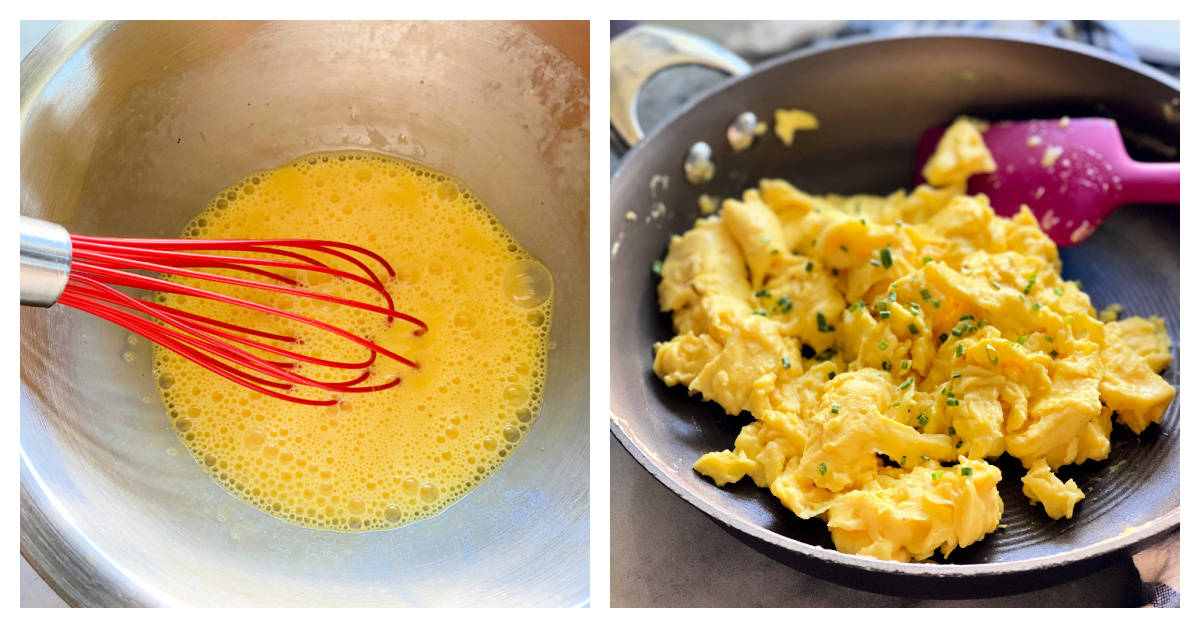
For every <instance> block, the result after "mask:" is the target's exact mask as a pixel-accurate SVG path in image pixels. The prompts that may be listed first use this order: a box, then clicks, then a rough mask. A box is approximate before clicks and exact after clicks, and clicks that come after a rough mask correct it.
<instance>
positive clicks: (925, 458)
mask: <svg viewBox="0 0 1200 628" xmlns="http://www.w3.org/2000/svg"><path fill="white" fill-rule="evenodd" d="M921 460H924V461H925V462H929V461H930V460H933V458H930V457H929V456H921Z"/></svg>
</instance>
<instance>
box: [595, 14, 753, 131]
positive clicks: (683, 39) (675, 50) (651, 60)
mask: <svg viewBox="0 0 1200 628" xmlns="http://www.w3.org/2000/svg"><path fill="white" fill-rule="evenodd" d="M609 61H610V70H609V72H610V74H609V78H610V82H611V90H610V96H609V99H610V108H611V111H610V113H609V115H610V116H611V121H612V126H613V129H614V130H616V132H617V135H619V136H620V137H621V139H622V140H624V141H625V143H626V144H627V145H629V146H630V147H632V146H633V145H634V144H637V143H638V142H639V141H641V139H642V138H643V137H645V135H646V134H645V133H644V132H643V131H642V125H641V123H639V122H638V117H637V97H638V92H639V91H640V90H641V88H642V85H644V84H645V83H646V81H647V80H648V79H649V78H650V77H651V76H654V75H655V74H657V73H658V72H659V71H661V70H665V69H666V68H670V67H674V66H679V65H702V66H706V67H710V68H714V69H716V70H721V71H723V72H727V73H729V74H732V75H735V76H736V75H739V74H745V73H747V72H749V71H750V64H749V63H747V62H746V61H745V60H744V59H742V58H741V57H739V56H737V55H735V54H733V53H732V52H729V51H728V50H725V49H724V48H722V47H720V46H718V45H717V44H715V43H713V42H711V41H709V40H707V39H704V38H702V37H697V36H695V35H692V34H690V33H685V32H682V31H677V30H674V29H669V28H663V27H661V26H647V25H639V26H635V27H633V28H631V29H629V30H628V31H625V32H624V33H621V34H620V35H618V36H617V37H615V38H613V40H612V43H611V45H610V46H609Z"/></svg>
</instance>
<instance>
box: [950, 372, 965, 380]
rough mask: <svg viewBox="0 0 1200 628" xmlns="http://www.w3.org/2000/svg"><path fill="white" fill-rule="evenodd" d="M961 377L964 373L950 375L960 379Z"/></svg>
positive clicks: (952, 377)
mask: <svg viewBox="0 0 1200 628" xmlns="http://www.w3.org/2000/svg"><path fill="white" fill-rule="evenodd" d="M960 377H962V373H955V374H953V375H951V376H950V378H951V379H958V378H960Z"/></svg>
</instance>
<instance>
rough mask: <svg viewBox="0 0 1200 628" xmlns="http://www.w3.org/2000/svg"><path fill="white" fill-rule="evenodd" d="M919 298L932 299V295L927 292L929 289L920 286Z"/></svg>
mask: <svg viewBox="0 0 1200 628" xmlns="http://www.w3.org/2000/svg"><path fill="white" fill-rule="evenodd" d="M921 298H922V299H925V300H926V301H929V300H932V299H933V295H932V294H930V293H929V290H927V289H925V288H921Z"/></svg>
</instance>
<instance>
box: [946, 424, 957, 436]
mask: <svg viewBox="0 0 1200 628" xmlns="http://www.w3.org/2000/svg"><path fill="white" fill-rule="evenodd" d="M946 433H947V434H949V435H951V436H954V435H955V434H956V433H957V432H955V431H954V426H953V425H951V426H950V429H948V430H946Z"/></svg>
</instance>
